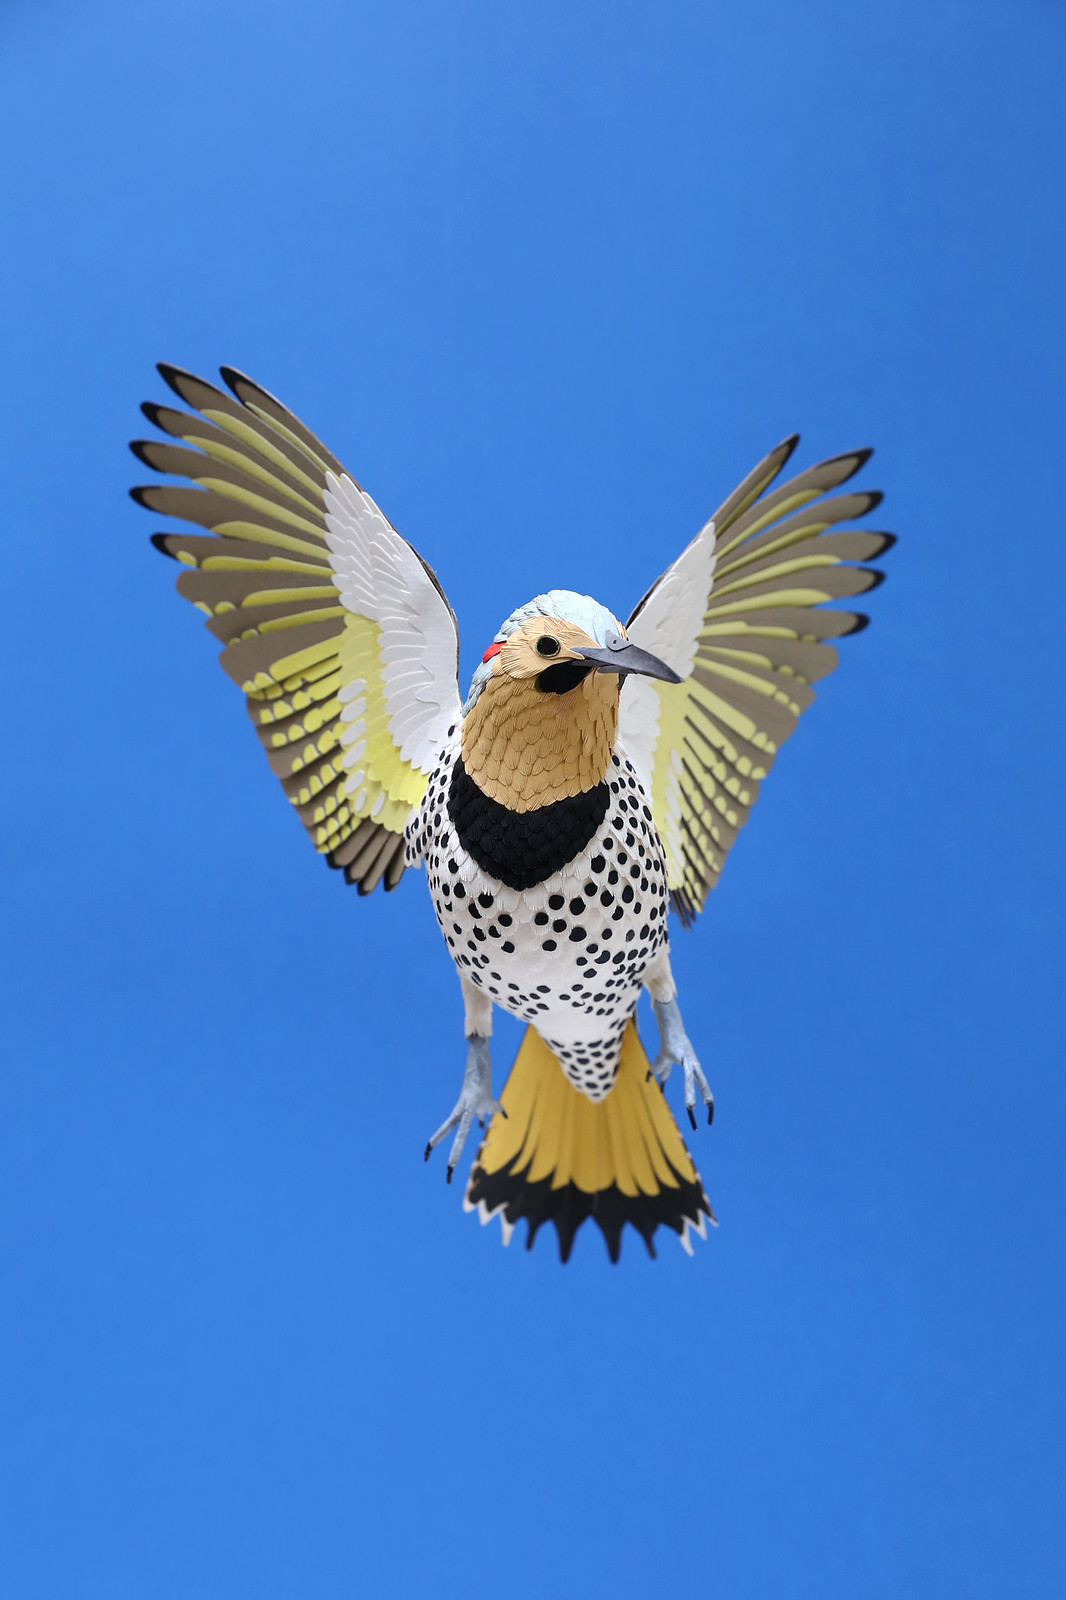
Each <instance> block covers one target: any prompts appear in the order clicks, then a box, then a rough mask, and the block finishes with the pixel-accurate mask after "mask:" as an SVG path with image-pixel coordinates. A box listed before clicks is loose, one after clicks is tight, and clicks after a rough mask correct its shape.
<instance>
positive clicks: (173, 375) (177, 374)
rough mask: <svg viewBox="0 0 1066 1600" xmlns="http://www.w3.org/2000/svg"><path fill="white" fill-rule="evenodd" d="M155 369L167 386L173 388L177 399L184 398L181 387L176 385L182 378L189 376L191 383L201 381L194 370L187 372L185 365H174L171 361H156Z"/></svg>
mask: <svg viewBox="0 0 1066 1600" xmlns="http://www.w3.org/2000/svg"><path fill="white" fill-rule="evenodd" d="M155 370H156V371H157V372H158V374H159V376H160V377H161V378H162V380H163V382H164V383H165V384H166V386H167V388H168V389H173V391H174V393H175V394H176V395H177V396H178V399H179V400H184V398H185V396H184V395H183V394H182V392H181V389H180V388H179V387H178V385H179V383H180V381H181V379H182V378H189V379H191V380H192V382H193V383H200V382H201V381H202V380H201V379H199V378H198V377H197V376H196V374H195V372H189V371H188V370H187V368H185V367H178V366H175V364H174V362H173V361H157V362H156V364H155Z"/></svg>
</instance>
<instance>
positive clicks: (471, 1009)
mask: <svg viewBox="0 0 1066 1600" xmlns="http://www.w3.org/2000/svg"><path fill="white" fill-rule="evenodd" d="M459 981H460V983H461V984H462V988H463V1000H464V1002H465V1005H466V1071H465V1072H464V1073H463V1087H462V1088H461V1089H460V1091H459V1098H458V1100H457V1101H456V1103H455V1109H454V1110H453V1111H452V1114H451V1116H450V1117H448V1118H446V1120H445V1121H444V1122H442V1123H441V1125H440V1127H439V1128H438V1129H437V1131H436V1133H435V1134H434V1135H433V1137H432V1138H431V1139H430V1141H429V1143H428V1144H427V1145H426V1160H427V1161H428V1160H429V1158H430V1155H431V1154H432V1152H433V1151H434V1150H435V1149H436V1147H437V1145H439V1144H440V1142H441V1140H442V1139H443V1138H444V1136H445V1135H446V1134H448V1133H450V1132H451V1131H452V1129H453V1128H454V1129H455V1138H454V1139H453V1140H452V1148H451V1150H450V1152H449V1155H448V1182H449V1183H451V1181H452V1173H453V1172H454V1171H455V1169H456V1167H457V1166H458V1164H459V1157H460V1156H461V1155H462V1153H463V1146H464V1145H465V1144H466V1136H467V1134H468V1133H469V1132H470V1129H471V1127H472V1126H473V1123H474V1119H475V1117H476V1118H477V1120H478V1122H479V1123H480V1124H481V1126H482V1127H484V1126H485V1119H486V1118H487V1117H491V1116H493V1115H494V1113H495V1112H497V1111H500V1110H501V1107H500V1104H499V1101H497V1100H494V1099H493V1098H492V1046H491V1035H492V1001H491V1000H490V999H489V997H488V995H486V994H484V993H483V992H482V991H481V990H480V989H479V988H477V987H476V985H474V984H472V983H470V982H469V981H468V980H467V979H466V978H465V977H464V976H463V975H462V973H460V975H459ZM503 1114H504V1115H506V1113H503Z"/></svg>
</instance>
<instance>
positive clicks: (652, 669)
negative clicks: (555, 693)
mask: <svg viewBox="0 0 1066 1600" xmlns="http://www.w3.org/2000/svg"><path fill="white" fill-rule="evenodd" d="M574 653H575V655H579V656H580V657H581V659H582V661H595V663H596V666H597V667H598V668H599V670H600V671H601V672H617V673H618V675H619V677H623V678H624V677H625V675H626V673H628V672H636V673H639V674H640V676H641V677H644V678H662V680H663V682H664V683H680V682H681V679H680V678H679V677H678V675H677V673H676V672H675V671H674V669H673V668H672V667H668V666H667V665H666V662H665V661H660V660H659V658H658V656H653V655H652V654H651V651H650V650H642V649H641V648H640V646H639V645H636V644H630V642H629V640H628V639H623V638H622V637H621V636H620V635H619V634H617V633H609V634H608V635H607V643H606V645H605V646H604V648H603V649H602V650H600V649H596V650H577V651H575V652H574Z"/></svg>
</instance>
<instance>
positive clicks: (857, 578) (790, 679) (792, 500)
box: [619, 435, 895, 924]
mask: <svg viewBox="0 0 1066 1600" xmlns="http://www.w3.org/2000/svg"><path fill="white" fill-rule="evenodd" d="M797 443H798V435H797V436H793V437H792V438H791V439H786V440H785V441H784V442H783V443H782V444H779V445H778V447H777V449H776V450H772V451H771V452H770V454H769V455H768V456H767V457H766V459H765V460H764V461H761V462H760V463H759V465H758V466H757V467H756V468H755V469H754V471H753V472H751V473H749V475H748V476H747V477H746V478H745V479H744V482H743V483H742V484H741V485H740V486H739V488H737V489H735V490H734V492H733V493H732V494H731V495H730V496H729V499H728V500H727V501H726V502H725V504H724V505H723V506H722V507H721V509H720V510H719V511H717V512H716V513H715V515H714V517H713V518H712V519H711V521H710V522H708V523H707V524H706V526H705V527H704V528H702V529H701V530H700V532H699V533H698V534H697V535H696V537H695V539H693V541H692V543H691V544H690V545H689V546H688V548H687V549H686V550H685V551H684V552H683V553H682V555H681V556H680V557H679V558H678V560H677V561H675V562H674V564H673V566H672V567H670V568H669V569H668V570H667V571H666V572H665V573H664V574H663V576H662V577H661V578H660V579H659V580H658V582H657V583H656V584H654V585H653V586H652V588H651V589H649V591H648V593H647V594H646V595H645V596H644V599H643V600H642V601H641V602H640V604H639V605H638V606H637V608H636V610H635V611H634V612H633V615H632V616H631V617H630V619H629V625H628V630H627V631H628V634H629V637H630V638H631V639H632V640H633V642H634V643H635V644H639V645H640V646H642V648H643V649H645V650H650V651H651V652H652V653H653V654H654V655H657V656H659V657H660V659H662V660H664V661H666V662H667V663H668V665H670V666H672V667H673V668H674V671H675V672H678V673H680V674H681V676H682V678H683V679H684V682H683V683H680V684H668V683H663V682H661V681H658V680H655V679H652V678H636V677H634V678H629V679H627V680H626V683H625V686H624V688H623V691H622V705H621V715H620V723H619V736H620V739H621V741H622V743H623V745H624V747H625V749H626V751H627V753H628V754H629V756H630V758H631V759H632V760H633V762H634V764H635V765H636V766H637V768H638V770H640V771H641V773H642V774H643V776H644V780H645V784H646V786H647V787H648V789H649V792H650V794H651V797H652V811H653V814H654V817H655V823H656V827H657V828H658V830H659V837H660V838H661V839H662V842H663V847H664V849H665V852H666V862H667V874H668V881H669V884H670V888H671V891H672V899H673V902H674V906H675V908H676V910H677V911H678V913H679V915H680V916H681V919H682V921H683V922H684V923H686V924H687V923H689V922H690V921H691V920H692V918H693V917H694V916H695V915H696V914H697V913H698V912H699V911H701V910H702V909H703V905H704V902H705V901H706V899H707V895H708V894H709V892H710V890H711V889H712V888H713V887H714V885H715V883H716V882H717V881H718V874H719V873H720V872H721V870H722V864H723V862H724V860H725V857H726V854H727V852H728V851H729V849H730V847H731V845H732V844H733V841H734V839H735V838H736V836H737V832H738V830H739V829H740V828H742V827H743V825H744V823H745V822H746V821H747V820H748V815H749V813H750V811H751V808H752V806H753V805H754V804H755V801H756V798H757V797H758V793H759V785H760V783H761V781H762V779H763V778H765V776H766V774H767V773H768V772H769V770H770V768H771V766H772V765H773V762H774V758H775V757H776V755H777V752H778V750H779V749H780V748H781V746H782V745H783V744H784V742H785V740H786V739H787V738H788V737H789V736H790V734H791V733H792V731H793V729H794V728H795V726H796V723H797V721H798V720H799V716H800V713H801V712H802V711H804V710H806V708H807V707H808V706H809V705H810V704H811V701H812V700H813V699H814V691H813V690H812V688H811V684H813V683H815V682H816V681H817V680H818V679H819V678H822V677H824V676H825V675H826V673H828V672H832V670H833V668H834V667H835V666H836V664H837V652H836V650H835V649H834V648H833V646H832V645H830V644H827V643H826V640H828V639H834V638H838V637H840V636H841V635H843V634H846V633H855V632H857V631H858V630H859V629H860V628H863V627H865V625H866V621H867V619H866V617H864V616H861V615H859V614H858V613H856V612H852V611H823V610H817V609H815V608H816V607H820V606H821V605H822V604H823V603H824V602H825V601H827V600H840V599H845V598H851V597H853V596H855V595H859V594H863V593H865V592H866V590H868V589H872V588H874V586H875V585H876V584H878V583H880V581H881V578H882V574H881V573H880V572H877V571H875V570H873V569H871V568H869V567H864V566H857V565H854V563H856V562H861V561H867V560H869V559H871V558H872V557H874V556H877V555H880V554H881V552H882V551H883V550H887V549H888V547H889V546H890V545H891V544H893V543H894V542H895V541H894V539H893V536H892V535H891V534H889V533H868V532H866V531H864V530H859V529H851V530H848V531H839V525H840V524H841V523H845V522H851V521H854V520H855V519H856V518H858V517H862V516H865V515H866V513H867V512H868V511H872V510H873V508H874V506H876V505H878V504H880V501H881V496H880V494H878V493H877V492H876V491H867V492H858V493H848V494H840V495H830V497H829V498H822V497H823V496H825V495H827V493H828V492H829V491H830V490H833V489H837V488H839V487H840V485H841V484H843V483H846V482H847V480H848V479H849V478H851V477H852V476H853V475H854V474H855V473H856V472H858V470H859V468H860V467H861V466H862V465H863V464H864V462H866V461H867V460H868V458H869V456H870V453H871V452H870V451H869V450H856V451H852V452H851V453H850V454H848V455H842V456H834V457H833V458H832V459H831V460H829V461H822V462H820V463H819V464H818V465H817V466H815V467H810V468H808V470H807V471H806V472H801V473H800V474H799V476H798V477H795V478H792V479H791V480H790V481H789V482H787V483H785V484H783V485H782V486H781V487H780V488H778V489H774V490H773V491H772V492H770V493H767V491H768V490H769V489H770V485H771V484H772V483H773V481H774V479H775V478H776V477H777V475H778V473H779V472H780V471H781V469H782V467H783V466H784V465H785V463H786V462H787V460H788V458H789V457H790V456H791V454H792V452H793V450H794V449H795V447H796V444H797Z"/></svg>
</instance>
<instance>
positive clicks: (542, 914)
mask: <svg viewBox="0 0 1066 1600" xmlns="http://www.w3.org/2000/svg"><path fill="white" fill-rule="evenodd" d="M533 921H534V922H535V923H536V924H537V927H538V928H543V927H544V926H545V925H546V923H547V921H548V913H547V912H546V911H538V912H537V914H536V916H535V917H534V918H533Z"/></svg>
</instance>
